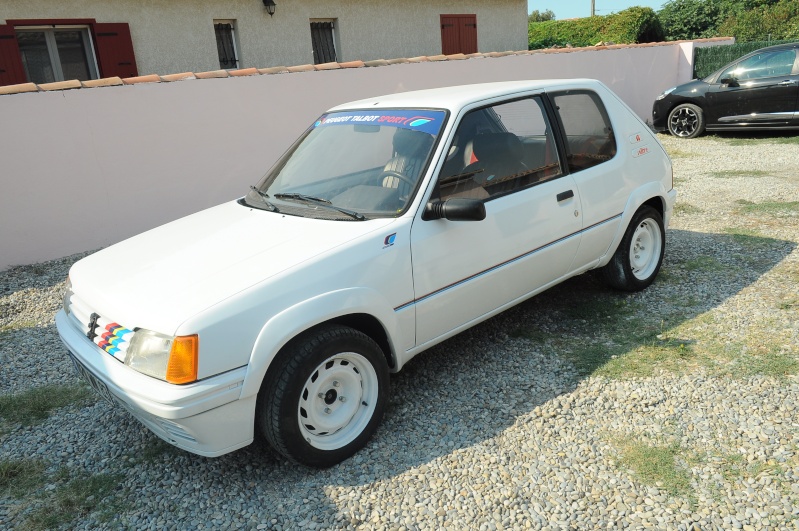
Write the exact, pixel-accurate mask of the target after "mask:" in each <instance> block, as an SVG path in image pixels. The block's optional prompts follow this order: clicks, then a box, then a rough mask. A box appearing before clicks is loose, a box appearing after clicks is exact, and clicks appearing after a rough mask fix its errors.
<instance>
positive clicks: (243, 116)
mask: <svg viewBox="0 0 799 531" xmlns="http://www.w3.org/2000/svg"><path fill="white" fill-rule="evenodd" d="M683 57H684V55H683V52H682V50H681V48H680V45H679V44H673V45H663V46H640V47H631V48H621V49H607V50H585V51H574V52H569V53H551V54H533V55H515V56H507V57H499V58H475V59H469V60H462V61H443V62H427V63H414V64H397V65H392V66H384V67H375V68H358V69H342V70H331V71H317V72H303V73H293V74H279V75H261V76H252V77H239V78H225V79H196V80H190V81H180V82H173V83H150V84H137V85H125V86H114V87H104V88H93V89H78V90H68V91H57V92H37V93H24V94H11V95H2V96H0V116H1V117H2V122H0V160H1V161H2V165H0V190H2V193H0V269H5V268H7V267H8V266H10V265H14V264H25V263H34V262H39V261H43V260H48V259H52V258H57V257H60V256H65V255H68V254H72V253H76V252H79V251H83V250H89V249H95V248H98V247H101V246H107V245H110V244H112V243H114V242H117V241H120V240H122V239H124V238H127V237H129V236H132V235H134V234H136V233H139V232H142V231H144V230H147V229H149V228H152V227H155V226H158V225H160V224H163V223H165V222H167V221H170V220H173V219H176V218H178V217H181V216H183V215H186V214H190V213H192V212H196V211H198V210H200V209H203V208H205V207H209V206H212V205H215V204H218V203H221V202H223V201H226V200H229V199H233V198H236V197H240V196H242V195H244V193H245V192H246V191H247V187H248V185H250V184H254V183H256V182H257V181H258V180H259V179H260V177H261V176H262V175H263V174H264V172H265V171H266V170H267V169H268V168H269V167H270V166H271V164H272V163H273V162H274V161H275V160H276V159H277V157H279V156H280V154H281V153H283V151H285V149H286V148H287V147H288V146H289V145H290V144H291V142H292V141H293V140H294V139H295V138H296V137H297V136H298V135H299V134H300V133H301V132H302V131H303V130H304V129H305V128H306V127H307V126H308V125H309V124H310V123H311V121H312V120H314V119H315V118H316V117H318V116H319V114H321V113H322V112H324V111H325V110H326V109H328V108H330V107H331V106H333V105H336V104H339V103H343V102H346V101H350V100H354V99H360V98H365V97H369V96H375V95H380V94H387V93H394V92H400V91H406V90H413V89H421V88H429V87H439V86H447V85H456V84H464V83H476V82H488V81H501V80H517V79H545V78H568V77H593V78H597V79H600V80H602V81H603V82H604V83H606V84H607V85H608V86H610V87H611V88H612V89H613V90H614V91H616V92H617V93H618V94H619V96H621V98H622V99H623V100H624V101H625V102H627V104H628V105H630V106H631V107H632V108H633V110H635V111H636V112H637V113H638V114H639V115H640V116H642V117H643V118H647V117H648V116H649V113H650V111H651V105H652V101H653V100H654V98H655V97H656V96H657V95H658V94H659V93H660V92H661V91H662V90H663V89H665V88H667V87H670V86H673V85H676V84H678V83H682V82H684V81H687V78H685V76H684V75H682V76H680V74H679V72H681V70H680V68H679V63H680V61H681V60H683Z"/></svg>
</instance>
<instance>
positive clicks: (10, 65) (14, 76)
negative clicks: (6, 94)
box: [0, 25, 28, 86]
mask: <svg viewBox="0 0 799 531" xmlns="http://www.w3.org/2000/svg"><path fill="white" fill-rule="evenodd" d="M27 81H28V79H27V78H26V77H25V68H24V67H23V66H22V56H21V55H20V54H19V44H17V34H16V33H15V32H14V26H11V25H7V26H4V25H0V86H3V85H16V84H18V83H25V82H27Z"/></svg>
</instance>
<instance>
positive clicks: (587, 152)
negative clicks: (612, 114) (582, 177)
mask: <svg viewBox="0 0 799 531" xmlns="http://www.w3.org/2000/svg"><path fill="white" fill-rule="evenodd" d="M552 101H553V102H554V104H555V108H556V109H557V112H558V116H559V117H560V121H561V123H562V124H563V131H564V133H565V135H566V139H565V140H566V163H567V164H568V166H569V171H571V172H572V173H573V172H577V171H580V170H584V169H586V168H590V167H592V166H596V165H597V164H601V163H603V162H605V161H608V160H610V159H612V158H613V157H614V156H615V155H616V139H615V137H614V136H613V128H612V127H611V125H610V120H609V119H608V113H607V111H606V110H605V106H604V105H603V103H602V100H601V99H600V98H599V96H598V95H597V94H596V93H594V92H591V91H587V90H570V91H567V92H559V93H555V94H553V96H552Z"/></svg>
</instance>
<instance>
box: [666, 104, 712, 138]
mask: <svg viewBox="0 0 799 531" xmlns="http://www.w3.org/2000/svg"><path fill="white" fill-rule="evenodd" d="M668 124H669V132H670V133H671V134H672V135H674V136H679V137H681V138H694V137H697V136H699V135H700V134H702V132H703V131H704V130H705V119H704V116H703V115H702V109H700V108H699V107H697V106H696V105H692V104H690V103H683V104H682V105H678V106H676V107H675V108H674V109H672V111H671V112H670V113H669V122H668Z"/></svg>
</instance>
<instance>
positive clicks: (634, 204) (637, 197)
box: [596, 182, 670, 267]
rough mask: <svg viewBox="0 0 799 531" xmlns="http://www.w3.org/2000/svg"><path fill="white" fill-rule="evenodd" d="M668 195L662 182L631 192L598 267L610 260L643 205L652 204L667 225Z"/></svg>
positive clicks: (649, 184) (652, 183)
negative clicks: (611, 240)
mask: <svg viewBox="0 0 799 531" xmlns="http://www.w3.org/2000/svg"><path fill="white" fill-rule="evenodd" d="M668 197H669V194H668V192H667V191H666V189H665V188H664V186H663V184H662V183H660V182H651V183H647V184H645V185H644V186H641V187H640V188H637V189H636V190H635V191H633V193H632V194H630V198H629V199H628V200H627V205H625V207H624V212H623V213H622V217H621V222H620V223H619V227H618V229H617V230H616V234H615V235H614V236H613V242H612V243H611V244H610V247H608V250H607V251H606V253H605V255H604V256H602V258H600V259H599V262H598V263H597V266H596V267H602V266H604V265H605V264H607V263H608V262H609V261H610V259H611V258H612V257H613V255H614V254H615V253H616V249H618V248H619V245H620V244H621V241H622V239H623V238H624V233H625V232H626V231H627V226H628V225H629V224H630V222H631V221H632V219H633V216H635V213H636V212H638V211H639V210H640V209H641V207H643V206H650V207H652V208H654V209H655V210H657V211H658V213H659V214H660V217H661V218H662V219H663V222H664V225H665V224H666V223H667V220H668V219H669V217H670V216H669V212H670V207H669V202H668V201H669V200H668Z"/></svg>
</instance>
